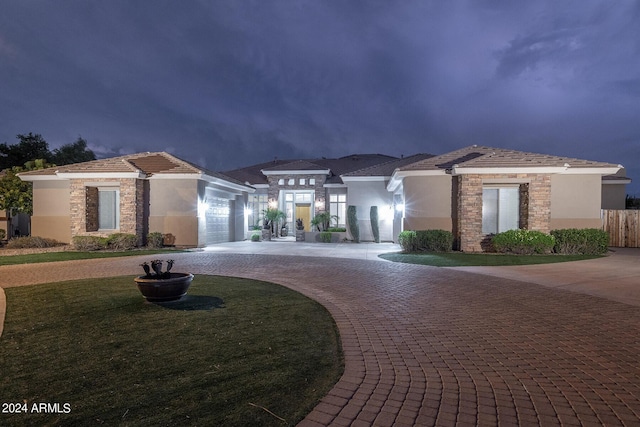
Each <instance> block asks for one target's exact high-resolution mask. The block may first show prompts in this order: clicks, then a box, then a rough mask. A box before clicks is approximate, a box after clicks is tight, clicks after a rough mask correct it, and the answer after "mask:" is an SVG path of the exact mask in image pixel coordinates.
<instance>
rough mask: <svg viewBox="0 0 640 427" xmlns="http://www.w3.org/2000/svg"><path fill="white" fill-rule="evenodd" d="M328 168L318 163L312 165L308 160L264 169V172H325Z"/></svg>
mask: <svg viewBox="0 0 640 427" xmlns="http://www.w3.org/2000/svg"><path fill="white" fill-rule="evenodd" d="M324 169H326V167H322V166H320V165H318V164H316V163H312V162H310V161H307V160H294V161H292V162H289V163H280V164H278V165H276V166H272V167H268V168H264V169H262V170H264V171H268V172H279V171H315V170H324Z"/></svg>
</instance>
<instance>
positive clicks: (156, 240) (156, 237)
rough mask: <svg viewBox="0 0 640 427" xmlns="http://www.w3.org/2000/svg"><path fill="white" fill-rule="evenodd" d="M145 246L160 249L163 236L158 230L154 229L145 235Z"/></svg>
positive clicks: (162, 243) (162, 244)
mask: <svg viewBox="0 0 640 427" xmlns="http://www.w3.org/2000/svg"><path fill="white" fill-rule="evenodd" d="M147 246H148V247H150V248H153V249H160V248H162V247H163V246H164V236H163V235H162V233H160V232H159V231H154V232H153V233H149V234H148V235H147Z"/></svg>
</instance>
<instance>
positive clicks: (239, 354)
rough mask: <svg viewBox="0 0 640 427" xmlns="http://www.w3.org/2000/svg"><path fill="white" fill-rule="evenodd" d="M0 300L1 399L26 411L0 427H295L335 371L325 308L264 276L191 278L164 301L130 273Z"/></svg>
mask: <svg viewBox="0 0 640 427" xmlns="http://www.w3.org/2000/svg"><path fill="white" fill-rule="evenodd" d="M6 296H7V313H6V319H5V330H4V333H3V335H2V337H0V372H2V373H3V374H2V376H0V395H1V396H2V397H3V399H4V401H6V402H16V403H19V402H26V408H27V412H28V413H21V414H0V425H6V426H21V425H36V424H39V425H78V424H89V423H95V424H106V425H113V424H117V425H225V426H235V425H237V426H244V425H261V426H271V425H273V426H282V425H295V424H297V423H298V422H299V421H300V420H302V419H303V418H304V417H305V416H306V415H307V414H308V413H309V412H310V411H311V410H312V409H313V408H314V407H315V406H316V405H317V403H319V401H320V399H322V398H323V397H324V396H325V395H326V393H327V392H328V391H329V390H330V389H331V388H332V387H333V385H334V384H335V383H336V382H337V381H338V380H339V378H340V377H341V375H342V373H343V370H344V359H343V355H342V349H341V347H340V337H339V332H338V329H337V326H336V324H335V321H334V320H333V318H332V317H331V315H330V314H329V312H328V311H327V310H326V308H325V307H323V306H322V305H321V304H319V303H317V302H315V301H313V300H311V299H310V298H308V297H306V296H304V295H302V294H300V293H298V292H295V291H293V290H291V289H288V288H286V287H283V286H280V285H277V284H274V283H270V282H262V281H256V280H250V279H242V278H234V277H224V276H209V275H198V276H196V278H195V279H194V282H193V284H192V286H191V288H190V289H189V293H188V295H187V297H185V298H184V299H183V300H182V301H178V302H174V303H164V304H151V303H148V302H146V301H144V299H143V298H142V296H141V295H140V293H139V292H138V290H137V289H136V287H135V285H134V283H133V277H131V276H122V277H113V278H104V279H85V280H76V281H69V282H58V283H49V284H42V285H33V286H25V287H17V288H9V289H6ZM41 402H45V403H50V404H55V403H58V404H59V406H58V407H59V408H60V410H61V413H34V412H33V409H32V408H33V404H38V403H41ZM66 408H70V410H69V411H68V413H65V410H66ZM280 418H282V419H284V420H286V421H284V422H283V421H282V420H281V419H280Z"/></svg>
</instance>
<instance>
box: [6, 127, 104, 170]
mask: <svg viewBox="0 0 640 427" xmlns="http://www.w3.org/2000/svg"><path fill="white" fill-rule="evenodd" d="M16 138H18V141H19V142H17V143H16V144H13V145H9V144H7V143H6V142H5V143H2V144H0V170H4V169H9V168H12V167H14V166H19V167H22V166H23V165H24V164H25V163H27V162H31V161H34V160H36V159H42V160H43V161H45V162H47V163H50V164H53V165H58V166H62V165H68V164H71V163H79V162H87V161H90V160H95V159H96V155H95V153H94V152H93V151H91V150H90V149H89V148H88V146H87V141H86V140H84V139H83V138H82V137H78V139H77V140H76V141H75V142H73V143H70V144H65V145H62V146H61V147H60V148H56V149H54V150H53V152H51V151H50V150H49V144H48V143H47V141H45V139H44V138H43V137H42V135H40V134H37V133H36V134H33V133H31V132H29V133H28V134H26V135H23V134H19V135H17V136H16Z"/></svg>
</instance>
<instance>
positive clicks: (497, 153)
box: [400, 145, 618, 171]
mask: <svg viewBox="0 0 640 427" xmlns="http://www.w3.org/2000/svg"><path fill="white" fill-rule="evenodd" d="M565 164H569V165H570V166H571V167H572V168H593V167H617V166H618V165H614V164H612V163H604V162H595V161H591V160H582V159H574V158H571V157H559V156H551V155H548V154H537V153H527V152H524V151H516V150H507V149H504V148H492V147H482V146H476V145H472V146H469V147H464V148H461V149H459V150H455V151H451V152H449V153H445V154H441V155H439V156H435V157H431V158H429V159H425V160H421V161H418V162H415V163H412V164H409V165H406V166H403V167H401V168H400V170H405V171H410V170H438V169H440V170H449V169H451V168H452V167H453V166H454V165H458V166H460V167H475V168H500V167H504V168H514V167H516V168H520V167H545V166H560V167H562V166H564V165H565Z"/></svg>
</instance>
